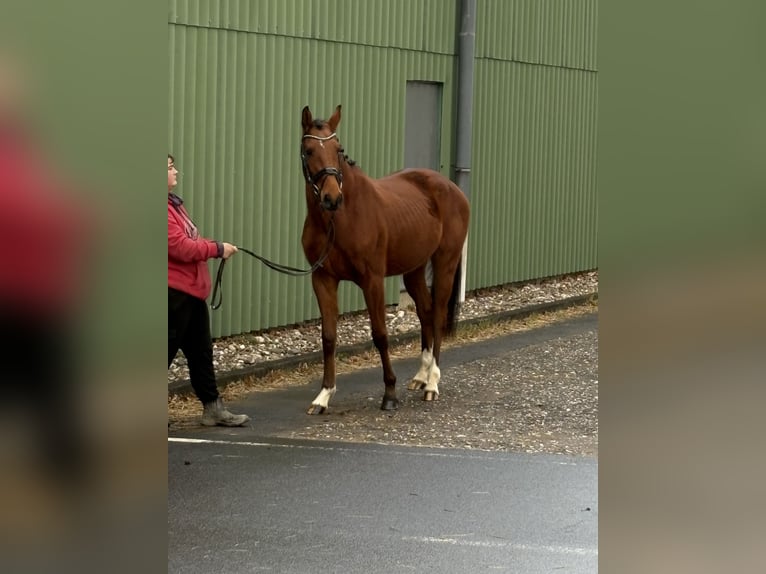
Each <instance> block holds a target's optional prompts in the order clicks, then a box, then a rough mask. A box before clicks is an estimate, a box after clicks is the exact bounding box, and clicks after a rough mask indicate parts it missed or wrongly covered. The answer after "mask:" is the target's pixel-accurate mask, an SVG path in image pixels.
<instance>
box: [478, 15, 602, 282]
mask: <svg viewBox="0 0 766 574" xmlns="http://www.w3.org/2000/svg"><path fill="white" fill-rule="evenodd" d="M478 5H479V10H478V14H477V24H476V52H475V55H474V57H475V79H474V90H475V93H474V113H473V171H472V174H473V176H472V180H471V206H472V225H471V231H470V241H469V243H468V249H469V251H468V253H469V266H468V276H467V285H468V288H469V289H471V288H477V287H486V286H493V285H500V284H504V283H508V282H512V281H524V280H527V279H535V278H540V277H549V276H552V275H560V274H564V273H570V272H575V271H582V270H586V269H593V268H595V267H596V266H597V259H596V255H597V253H596V224H597V215H598V213H597V195H596V112H597V97H598V90H597V79H598V77H597V72H596V70H597V68H596V24H597V0H564V1H553V0H484V1H480V2H478Z"/></svg>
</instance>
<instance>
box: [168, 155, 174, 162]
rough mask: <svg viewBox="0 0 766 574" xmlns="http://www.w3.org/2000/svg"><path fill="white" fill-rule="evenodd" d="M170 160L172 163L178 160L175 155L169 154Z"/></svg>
mask: <svg viewBox="0 0 766 574" xmlns="http://www.w3.org/2000/svg"><path fill="white" fill-rule="evenodd" d="M168 159H169V160H170V162H171V163H175V162H176V158H174V157H173V154H168Z"/></svg>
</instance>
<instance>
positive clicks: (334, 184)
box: [301, 106, 343, 211]
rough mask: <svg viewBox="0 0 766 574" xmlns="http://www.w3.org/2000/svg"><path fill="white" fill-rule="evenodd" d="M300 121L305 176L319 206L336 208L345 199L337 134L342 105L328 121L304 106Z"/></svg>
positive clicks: (332, 209)
mask: <svg viewBox="0 0 766 574" xmlns="http://www.w3.org/2000/svg"><path fill="white" fill-rule="evenodd" d="M301 123H302V125H303V137H302V138H301V164H302V165H303V177H304V178H305V179H306V183H307V184H308V185H310V186H311V189H312V190H313V192H314V195H315V197H316V198H317V200H318V201H319V205H320V206H321V207H322V208H323V209H326V210H328V211H335V210H336V209H338V208H339V207H340V204H341V203H342V202H343V174H342V173H341V154H342V153H343V148H342V147H341V145H340V142H339V141H338V136H337V135H335V129H336V128H337V127H338V124H339V123H340V106H337V107H336V108H335V113H333V115H332V116H331V117H330V119H329V120H327V121H324V120H315V119H314V118H313V117H312V116H311V110H310V109H309V107H308V106H306V107H305V108H303V114H302V117H301ZM328 176H332V177H328Z"/></svg>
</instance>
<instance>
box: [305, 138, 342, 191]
mask: <svg viewBox="0 0 766 574" xmlns="http://www.w3.org/2000/svg"><path fill="white" fill-rule="evenodd" d="M333 138H336V139H337V135H336V134H335V132H333V133H331V134H330V135H329V136H325V137H320V136H315V135H312V134H305V135H304V136H303V138H302V139H301V167H302V168H303V177H304V179H305V180H306V183H308V184H310V185H311V188H312V189H313V190H314V197H316V198H317V200H318V199H319V198H320V195H321V194H322V188H323V187H324V182H325V180H326V179H327V176H328V175H331V176H333V177H334V178H335V181H337V182H338V188H340V193H341V196H342V195H343V174H342V173H341V171H340V170H339V169H338V168H336V167H323V168H322V169H320V170H319V171H318V172H316V173H314V174H312V173H311V171H309V164H308V160H307V158H306V149H305V148H304V147H303V140H305V139H312V140H317V141H319V142H320V143H321V142H326V141H328V140H331V139H333ZM322 147H324V144H323V145H322ZM342 151H343V150H341V151H340V152H338V153H339V154H340V153H342ZM317 184H319V185H317Z"/></svg>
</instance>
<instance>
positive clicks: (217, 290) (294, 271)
mask: <svg viewBox="0 0 766 574" xmlns="http://www.w3.org/2000/svg"><path fill="white" fill-rule="evenodd" d="M334 242H335V223H334V220H333V219H330V226H329V228H328V229H327V243H326V244H325V248H324V251H323V252H322V254H321V255H320V256H319V259H317V260H316V262H315V263H314V264H313V265H312V266H311V267H310V268H309V269H298V268H296V267H290V266H289V265H282V264H281V263H275V262H273V261H269V260H268V259H266V258H265V257H263V256H261V255H258V254H257V253H254V252H252V251H250V250H249V249H245V248H244V247H237V250H238V251H244V252H245V253H247V254H248V255H250V256H251V257H254V258H256V259H257V260H258V261H260V262H261V263H263V264H264V265H266V267H269V268H270V269H273V270H274V271H278V272H279V273H284V274H285V275H291V276H293V277H299V276H301V275H309V274H311V273H313V272H314V271H316V270H317V269H319V268H320V267H321V266H322V264H323V263H324V262H325V261H326V260H327V257H328V256H329V255H330V249H331V248H332V245H333V243H334ZM226 261H227V260H226V259H221V261H220V263H218V272H217V273H216V277H215V284H214V285H213V296H212V297H211V298H210V308H211V309H213V310H214V311H215V310H216V309H218V308H220V307H221V304H222V303H223V291H222V290H221V282H222V280H223V268H224V265H226ZM216 297H217V298H218V301H217V302H216Z"/></svg>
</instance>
